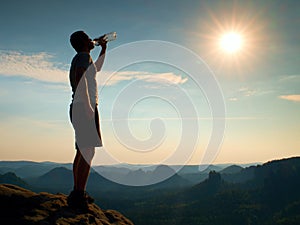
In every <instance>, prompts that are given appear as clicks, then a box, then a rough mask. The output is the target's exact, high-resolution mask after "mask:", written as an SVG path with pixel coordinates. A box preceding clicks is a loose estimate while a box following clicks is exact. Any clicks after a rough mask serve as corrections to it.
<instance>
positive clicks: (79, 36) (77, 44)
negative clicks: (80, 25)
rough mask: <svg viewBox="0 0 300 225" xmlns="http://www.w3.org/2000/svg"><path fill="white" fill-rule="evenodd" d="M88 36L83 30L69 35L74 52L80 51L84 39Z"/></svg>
mask: <svg viewBox="0 0 300 225" xmlns="http://www.w3.org/2000/svg"><path fill="white" fill-rule="evenodd" d="M88 38H89V37H88V36H87V34H86V33H84V32H83V31H81V30H80V31H76V32H74V33H73V34H71V36H70V42H71V45H72V47H73V48H74V49H75V50H76V52H80V51H81V50H82V49H83V47H84V41H85V40H87V39H88Z"/></svg>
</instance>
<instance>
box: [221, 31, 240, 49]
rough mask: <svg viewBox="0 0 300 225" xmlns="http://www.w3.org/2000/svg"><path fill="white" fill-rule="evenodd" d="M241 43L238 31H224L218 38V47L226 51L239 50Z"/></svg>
mask: <svg viewBox="0 0 300 225" xmlns="http://www.w3.org/2000/svg"><path fill="white" fill-rule="evenodd" d="M242 45H243V38H242V36H241V35H240V34H239V33H236V32H229V33H225V34H223V35H222V36H221V38H220V47H221V49H222V50H223V51H225V52H227V53H231V54H232V53H236V52H238V51H239V50H241V48H242Z"/></svg>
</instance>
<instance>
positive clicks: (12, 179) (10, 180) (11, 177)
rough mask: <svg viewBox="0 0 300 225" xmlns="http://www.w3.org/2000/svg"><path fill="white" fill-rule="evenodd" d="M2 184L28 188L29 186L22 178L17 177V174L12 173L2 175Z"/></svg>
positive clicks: (0, 180)
mask: <svg viewBox="0 0 300 225" xmlns="http://www.w3.org/2000/svg"><path fill="white" fill-rule="evenodd" d="M0 183H1V184H14V185H18V186H20V187H24V188H28V187H29V185H28V184H27V183H26V182H25V181H24V180H22V179H21V178H20V177H18V176H16V174H14V173H12V172H8V173H5V174H3V175H0Z"/></svg>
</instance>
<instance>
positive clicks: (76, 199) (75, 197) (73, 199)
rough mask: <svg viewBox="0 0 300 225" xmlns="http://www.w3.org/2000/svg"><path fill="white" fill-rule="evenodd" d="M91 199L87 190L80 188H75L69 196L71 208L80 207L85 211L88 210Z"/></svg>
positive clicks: (68, 200)
mask: <svg viewBox="0 0 300 225" xmlns="http://www.w3.org/2000/svg"><path fill="white" fill-rule="evenodd" d="M91 199H92V198H91ZM90 201H91V200H90ZM90 201H89V200H88V197H87V195H86V192H85V191H79V190H73V191H72V192H71V193H70V195H69V196H68V198H67V202H68V205H69V206H70V207H71V208H74V209H80V210H84V211H88V209H89V206H88V204H89V203H90Z"/></svg>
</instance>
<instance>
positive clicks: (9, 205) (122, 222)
mask: <svg viewBox="0 0 300 225" xmlns="http://www.w3.org/2000/svg"><path fill="white" fill-rule="evenodd" d="M0 205H1V210H0V224H1V225H11V224H29V225H31V224H39V225H70V224H76V225H85V224H93V225H94V224H95V225H133V223H132V222H131V221H130V220H129V219H127V218H126V217H124V216H123V215H122V214H121V213H119V212H117V211H115V210H102V209H100V208H99V207H98V206H97V205H96V204H90V205H89V211H88V212H80V211H79V210H75V209H72V208H70V207H69V206H68V205H67V196H66V195H64V194H60V193H58V194H50V193H46V192H41V193H39V194H37V193H34V192H32V191H29V190H26V189H24V188H21V187H18V186H15V185H11V184H0Z"/></svg>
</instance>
